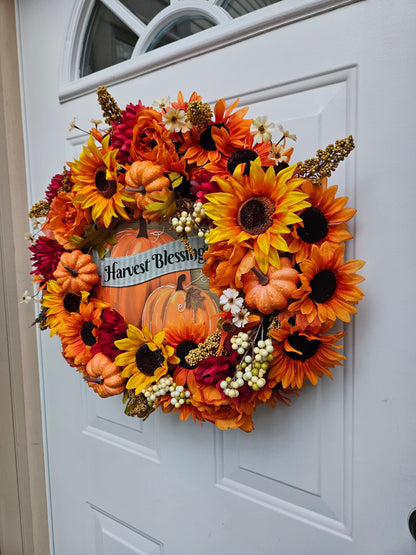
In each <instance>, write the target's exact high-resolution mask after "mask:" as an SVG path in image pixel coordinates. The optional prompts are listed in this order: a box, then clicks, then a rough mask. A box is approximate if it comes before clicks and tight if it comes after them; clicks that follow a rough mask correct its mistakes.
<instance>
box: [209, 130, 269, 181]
mask: <svg viewBox="0 0 416 555" xmlns="http://www.w3.org/2000/svg"><path fill="white" fill-rule="evenodd" d="M212 137H213V139H214V141H215V144H216V145H217V148H218V150H219V151H220V152H221V153H222V155H223V156H221V158H219V159H218V160H216V161H213V162H208V163H207V164H206V165H205V166H204V169H206V170H208V171H210V172H211V173H212V174H213V175H214V176H215V177H214V179H215V180H217V179H218V178H226V177H227V176H228V175H230V174H231V175H232V174H233V173H234V170H235V168H236V167H237V166H238V165H239V164H244V174H245V175H248V174H249V172H250V162H252V161H253V160H255V159H256V158H258V157H260V159H261V165H262V166H263V167H268V166H274V165H275V163H276V162H275V160H272V159H271V158H270V149H271V145H270V141H268V142H265V143H264V142H261V143H255V142H254V137H253V135H249V134H248V135H247V136H246V137H245V139H244V143H243V144H242V145H241V144H239V143H238V144H233V141H232V138H231V135H230V133H229V132H228V130H227V129H225V128H224V127H222V128H214V129H213V130H212Z"/></svg>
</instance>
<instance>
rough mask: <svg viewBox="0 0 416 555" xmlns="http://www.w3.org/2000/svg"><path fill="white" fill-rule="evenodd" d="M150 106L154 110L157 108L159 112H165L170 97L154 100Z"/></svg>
mask: <svg viewBox="0 0 416 555" xmlns="http://www.w3.org/2000/svg"><path fill="white" fill-rule="evenodd" d="M152 106H154V107H155V108H159V110H165V109H166V108H167V107H168V106H170V96H165V97H162V98H158V99H157V100H154V101H153V104H152Z"/></svg>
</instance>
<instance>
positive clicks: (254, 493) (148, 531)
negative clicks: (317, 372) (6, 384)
mask: <svg viewBox="0 0 416 555" xmlns="http://www.w3.org/2000/svg"><path fill="white" fill-rule="evenodd" d="M105 4H108V5H109V6H110V5H111V6H112V9H113V10H114V9H115V10H116V11H117V10H118V12H119V13H120V14H121V15H120V17H121V18H124V21H126V22H127V25H128V26H129V28H130V29H131V28H134V27H135V26H136V28H137V29H138V32H140V33H141V34H142V35H143V36H145V35H146V33H145V26H144V24H143V25H142V27H140V25H139V24H138V23H137V20H136V18H135V17H133V16H132V15H131V12H130V11H129V10H127V8H126V9H124V8H122V5H121V4H120V3H119V2H117V1H116V0H112V1H110V0H106V1H105ZM123 4H125V5H129V4H130V5H133V3H129V2H124V3H123ZM138 4H140V3H138ZM141 4H143V5H144V6H147V8H149V7H150V6H153V7H154V6H156V5H159V4H158V3H157V2H142V3H141ZM167 4H168V2H165V3H163V2H161V3H160V6H161V7H163V6H164V5H167ZM219 4H220V2H209V1H206V0H200V1H199V2H197V1H195V2H192V1H190V0H176V1H172V7H171V8H169V9H170V10H172V9H173V8H175V9H176V10H182V12H181V13H182V15H183V14H185V15H186V13H190V14H193V16H195V14H196V13H197V12H198V10H199V12H198V13H199V14H201V13H202V12H201V9H202V8H201V6H202V7H203V8H204V7H207V6H208V8H209V9H210V10H211V12H212V14H213V18H214V20H215V21H217V23H218V26H217V27H214V28H212V29H208V30H206V31H203V32H202V33H200V34H196V35H193V36H192V37H189V38H186V39H184V40H182V41H178V42H175V43H172V44H170V45H168V46H165V47H163V48H161V49H159V50H154V51H151V52H148V53H145V54H142V53H140V52H139V50H141V52H143V51H144V50H145V49H146V46H148V45H149V44H150V39H149V38H146V40H145V39H144V38H143V39H142V41H141V44H140V45H139V46H140V48H139V47H137V51H136V52H135V53H134V56H133V59H132V60H131V61H126V62H123V63H122V64H120V65H116V66H113V67H111V68H107V69H104V70H102V71H101V73H98V74H97V73H95V74H94V73H93V74H90V75H88V76H86V77H84V78H83V79H81V80H80V81H71V79H72V77H74V76H76V74H77V71H78V69H79V65H78V66H77V64H78V62H77V60H79V56H78V57H77V56H76V55H74V57H73V58H72V57H71V52H75V53H76V52H77V51H79V50H80V49H81V48H82V41H83V36H84V35H83V28H82V26H79V25H78V23H77V21H78V20H77V18H78V17H81V18H83V20H84V21H85V22H87V21H88V18H89V14H90V13H91V7H92V2H83V1H78V0H77V1H75V0H59V1H58V0H56V1H55V2H50V1H49V0H37V1H36V2H33V0H17V11H18V21H19V28H18V33H19V40H20V47H21V76H22V91H23V93H22V94H23V106H24V115H25V121H26V124H25V133H26V160H27V167H28V181H29V198H30V200H31V201H32V203H34V202H35V201H37V200H39V199H40V198H42V197H43V192H44V190H45V188H46V186H47V185H48V183H49V180H50V177H51V176H52V175H54V174H55V173H58V172H59V171H61V169H62V166H63V164H64V163H65V162H66V161H68V160H71V159H72V157H73V156H76V155H78V153H79V151H80V144H81V143H82V141H84V138H85V136H84V135H82V134H79V135H77V134H76V133H75V134H74V133H73V134H71V135H69V134H68V133H67V128H68V125H69V123H70V122H71V121H72V120H73V118H74V116H76V117H77V123H78V124H79V126H80V127H84V128H88V126H89V119H90V118H91V117H100V110H99V107H98V104H97V102H96V97H95V93H94V92H93V91H94V89H95V88H96V85H97V84H101V83H102V84H105V85H107V86H109V89H110V92H111V93H112V94H113V96H114V97H115V98H116V99H117V101H118V103H119V105H120V106H121V107H124V106H125V105H126V104H127V103H128V102H134V103H136V102H137V100H138V99H139V98H141V99H142V100H143V102H144V103H145V104H151V103H152V101H153V100H154V99H155V98H159V97H161V96H166V95H170V96H172V97H174V96H175V95H176V94H177V92H178V91H179V90H182V91H183V93H184V96H185V97H187V96H188V97H189V95H190V93H191V92H192V91H193V90H196V91H197V92H198V93H199V94H201V95H202V96H203V99H204V100H206V101H209V102H213V101H215V100H216V99H218V98H226V99H227V101H229V100H231V99H235V98H240V99H241V100H240V105H241V106H245V105H250V106H251V108H250V112H249V115H250V116H253V117H256V116H257V115H265V114H267V115H268V116H269V118H270V119H271V120H272V121H274V122H275V123H276V124H278V123H282V124H283V125H284V126H285V128H289V129H290V130H291V132H294V133H296V134H297V136H298V142H297V144H296V145H295V154H294V158H293V160H294V161H297V160H303V159H305V158H306V157H310V156H313V155H314V153H315V150H316V148H318V147H325V146H326V145H327V144H328V143H330V142H333V141H334V140H335V139H337V138H343V137H346V136H347V135H349V134H350V133H351V134H353V135H354V137H355V140H356V144H357V148H356V151H355V152H354V153H353V154H352V155H351V156H350V158H349V159H348V160H347V162H346V163H344V164H343V165H342V166H341V167H340V168H339V170H337V172H336V174H335V175H334V176H333V178H331V182H332V183H339V185H340V187H341V191H342V192H343V193H344V194H347V195H348V196H349V197H350V203H349V205H350V206H355V207H356V208H357V209H358V213H357V216H356V217H355V224H354V225H355V228H354V229H353V233H354V235H355V239H354V240H353V241H350V244H349V245H348V258H361V259H364V260H366V261H367V265H366V266H365V268H364V270H363V271H362V273H363V275H364V276H365V277H366V282H365V283H364V287H363V289H364V291H365V293H366V297H365V298H364V300H363V301H362V302H361V303H360V306H359V314H358V316H357V317H355V319H354V321H353V323H352V324H351V325H348V326H347V331H348V336H347V338H346V341H345V355H346V357H347V360H346V363H345V366H344V367H343V368H340V369H338V370H336V371H335V372H334V380H333V381H331V380H329V379H326V378H324V379H322V380H321V381H320V383H319V385H318V386H316V387H312V386H310V387H306V388H304V390H303V391H302V393H301V395H300V396H299V398H298V399H296V400H295V401H293V404H292V406H291V407H290V408H287V407H284V406H283V405H282V406H279V407H277V408H276V409H270V408H267V407H264V408H263V409H259V410H258V411H257V413H256V415H255V427H256V429H255V431H254V432H252V433H251V434H244V433H243V432H241V433H240V432H239V431H228V432H225V433H222V432H219V431H218V430H217V429H214V427H213V426H212V425H210V424H205V425H204V426H203V427H202V428H201V427H200V426H199V425H195V424H193V423H191V422H186V423H182V422H179V420H178V419H177V418H176V417H175V416H173V415H172V414H171V415H163V414H159V412H156V413H155V414H153V415H152V416H151V417H150V418H149V419H148V420H147V421H146V422H144V423H143V422H141V421H140V420H138V419H133V418H129V417H127V416H125V415H124V414H123V407H122V404H121V398H120V397H115V398H110V399H105V400H102V399H100V398H98V397H97V396H95V395H94V394H93V393H92V392H91V391H90V390H89V388H88V387H86V385H85V383H83V381H82V379H81V376H80V374H79V373H77V372H75V371H74V370H73V369H72V368H70V367H69V366H67V365H66V363H65V362H64V361H63V359H62V357H61V355H60V345H59V341H58V340H57V339H53V340H51V339H50V338H49V335H48V333H47V332H43V333H39V362H40V375H41V382H42V393H43V407H44V419H43V421H44V438H45V457H46V471H47V482H48V495H49V510H50V533H51V549H52V552H53V553H56V554H57V555H67V554H68V555H74V554H84V555H89V554H92V553H97V554H98V553H100V554H102V553H106V554H108V555H121V554H122V555H124V554H133V553H146V554H162V553H163V554H165V555H179V554H183V555H208V554H211V553H219V554H239V555H255V554H262V555H274V554H281V555H286V554H287V555H295V554H316V555H321V554H324V555H332V554H335V553H337V554H338V555H346V554H349V555H351V554H353V555H372V554H374V555H380V554H386V555H387V554H389V555H392V554H396V555H407V554H411V553H414V552H415V547H416V544H415V542H414V540H413V538H412V537H411V535H410V532H409V529H408V523H407V519H408V515H409V514H410V512H411V510H412V509H413V508H415V507H416V476H415V471H416V443H415V436H416V416H415V415H416V412H415V400H414V399H415V391H416V373H415V371H414V368H415V356H414V351H413V348H412V341H413V335H414V333H413V329H412V324H413V322H414V317H413V316H414V315H413V312H414V286H413V281H414V275H415V270H416V267H415V257H414V241H413V221H414V214H413V213H414V206H413V202H415V201H416V195H415V190H416V189H415V186H414V183H413V181H414V179H413V172H412V167H413V166H412V162H413V158H414V152H413V151H414V144H413V143H414V128H415V121H414V101H413V97H414V90H415V78H414V63H413V62H414V58H415V57H414V50H413V49H414V46H415V45H414V40H413V36H414V25H415V23H416V17H415V16H416V9H415V8H416V6H415V4H414V2H413V1H411V0H399V1H397V2H394V3H392V2H387V1H386V0H363V1H358V2H352V1H348V0H338V1H336V0H332V1H331V0H303V1H301V0H281V1H280V2H277V3H276V4H274V5H273V6H270V7H266V8H264V9H263V10H258V11H255V12H253V13H251V14H249V15H247V16H243V17H241V18H236V19H234V20H233V21H231V20H230V21H228V22H227V17H228V16H227V17H225V16H224V13H223V11H221V9H220V8H219ZM235 4H236V3H234V5H235ZM243 4H244V2H243ZM160 6H159V7H160ZM195 6H197V8H198V9H196V8H195ZM198 6H199V7H198ZM147 8H146V9H147ZM143 9H144V8H143ZM155 10H156V11H157V9H156V8H155ZM166 13H169V12H166V11H165V12H161V13H159V14H158V15H156V16H155V19H154V20H153V23H152V21H151V22H150V23H149V27H148V29H147V31H146V32H147V33H149V32H150V31H152V30H153V31H152V32H153V33H154V34H153V36H157V30H158V29H159V30H160V29H161V28H162V26H163V23H164V22H166V21H167V20H166V17H168V16H166ZM175 13H176V12H175ZM177 13H179V11H178V12H177ZM175 17H176V16H175ZM164 18H165V19H164ZM215 18H217V19H215ZM152 25H153V27H152ZM89 29H90V31H91V28H89ZM137 29H136V30H137ZM84 30H85V25H84ZM91 32H92V31H91ZM146 36H147V37H148V36H149V35H146ZM146 41H147V42H146ZM107 46H108V44H107ZM105 47H106V46H105V44H104V43H101V46H100V45H97V44H96V45H94V48H95V53H96V54H97V59H98V58H99V56H98V54H99V49H100V48H103V49H105ZM113 47H114V48H116V47H117V48H121V51H120V52H121V54H120V52H119V54H120V55H121V56H123V55H125V51H123V44H121V46H120V45H118V46H117V45H112V48H113ZM124 47H125V48H127V50H128V46H127V47H126V45H125V44H124ZM123 52H124V54H123ZM130 54H131V52H130V51H129V52H128V55H130ZM96 63H97V64H98V66H99V63H100V62H99V61H98V62H96ZM98 66H97V67H98ZM93 69H94V68H93ZM59 95H60V97H59ZM16 155H19V156H23V153H16ZM22 226H23V224H22Z"/></svg>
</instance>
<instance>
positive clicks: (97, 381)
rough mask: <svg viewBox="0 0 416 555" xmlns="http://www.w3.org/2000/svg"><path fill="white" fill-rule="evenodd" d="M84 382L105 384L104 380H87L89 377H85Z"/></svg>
mask: <svg viewBox="0 0 416 555" xmlns="http://www.w3.org/2000/svg"><path fill="white" fill-rule="evenodd" d="M84 380H85V381H86V382H91V383H98V384H102V383H103V382H104V380H103V379H102V378H87V376H84Z"/></svg>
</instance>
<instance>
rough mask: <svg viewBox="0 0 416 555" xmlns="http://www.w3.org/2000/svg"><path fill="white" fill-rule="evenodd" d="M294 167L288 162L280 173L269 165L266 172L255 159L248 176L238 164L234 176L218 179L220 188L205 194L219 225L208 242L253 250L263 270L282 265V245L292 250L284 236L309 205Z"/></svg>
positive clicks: (210, 213) (209, 213) (207, 206)
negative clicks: (300, 212)
mask: <svg viewBox="0 0 416 555" xmlns="http://www.w3.org/2000/svg"><path fill="white" fill-rule="evenodd" d="M295 169H296V166H290V167H289V168H286V169H285V170H282V171H281V172H280V173H278V174H277V175H276V174H275V172H274V169H273V168H271V167H270V168H268V169H267V171H264V170H263V169H262V167H261V160H260V158H257V159H256V160H255V161H254V162H252V163H251V167H250V173H249V175H244V173H243V172H244V168H243V166H242V165H240V166H237V168H236V170H235V172H234V174H233V176H230V177H228V178H227V179H219V180H218V185H219V187H220V189H221V192H219V193H211V194H208V195H206V198H207V199H208V202H207V203H205V204H204V211H205V215H206V216H208V217H209V218H211V219H212V220H213V222H214V224H215V227H214V229H212V230H211V231H210V233H209V235H208V242H209V243H211V244H212V243H218V242H220V241H226V242H227V244H228V245H235V244H242V245H243V246H246V247H248V248H250V249H253V251H254V257H255V260H256V262H257V264H258V266H259V268H260V270H261V271H262V272H263V273H267V270H268V268H269V264H271V265H272V266H274V267H275V268H279V267H280V259H279V253H278V250H280V251H288V249H289V247H288V245H287V243H286V241H285V239H284V237H283V235H288V234H289V233H290V230H289V227H288V226H289V225H292V224H294V223H297V222H299V221H300V218H299V216H298V215H297V212H299V211H301V210H303V209H304V208H307V207H308V206H309V203H308V202H307V201H306V200H305V199H306V198H307V195H306V194H305V193H302V192H300V191H299V189H298V187H299V185H300V184H301V183H302V182H303V180H302V179H292V176H293V173H294V171H295Z"/></svg>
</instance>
